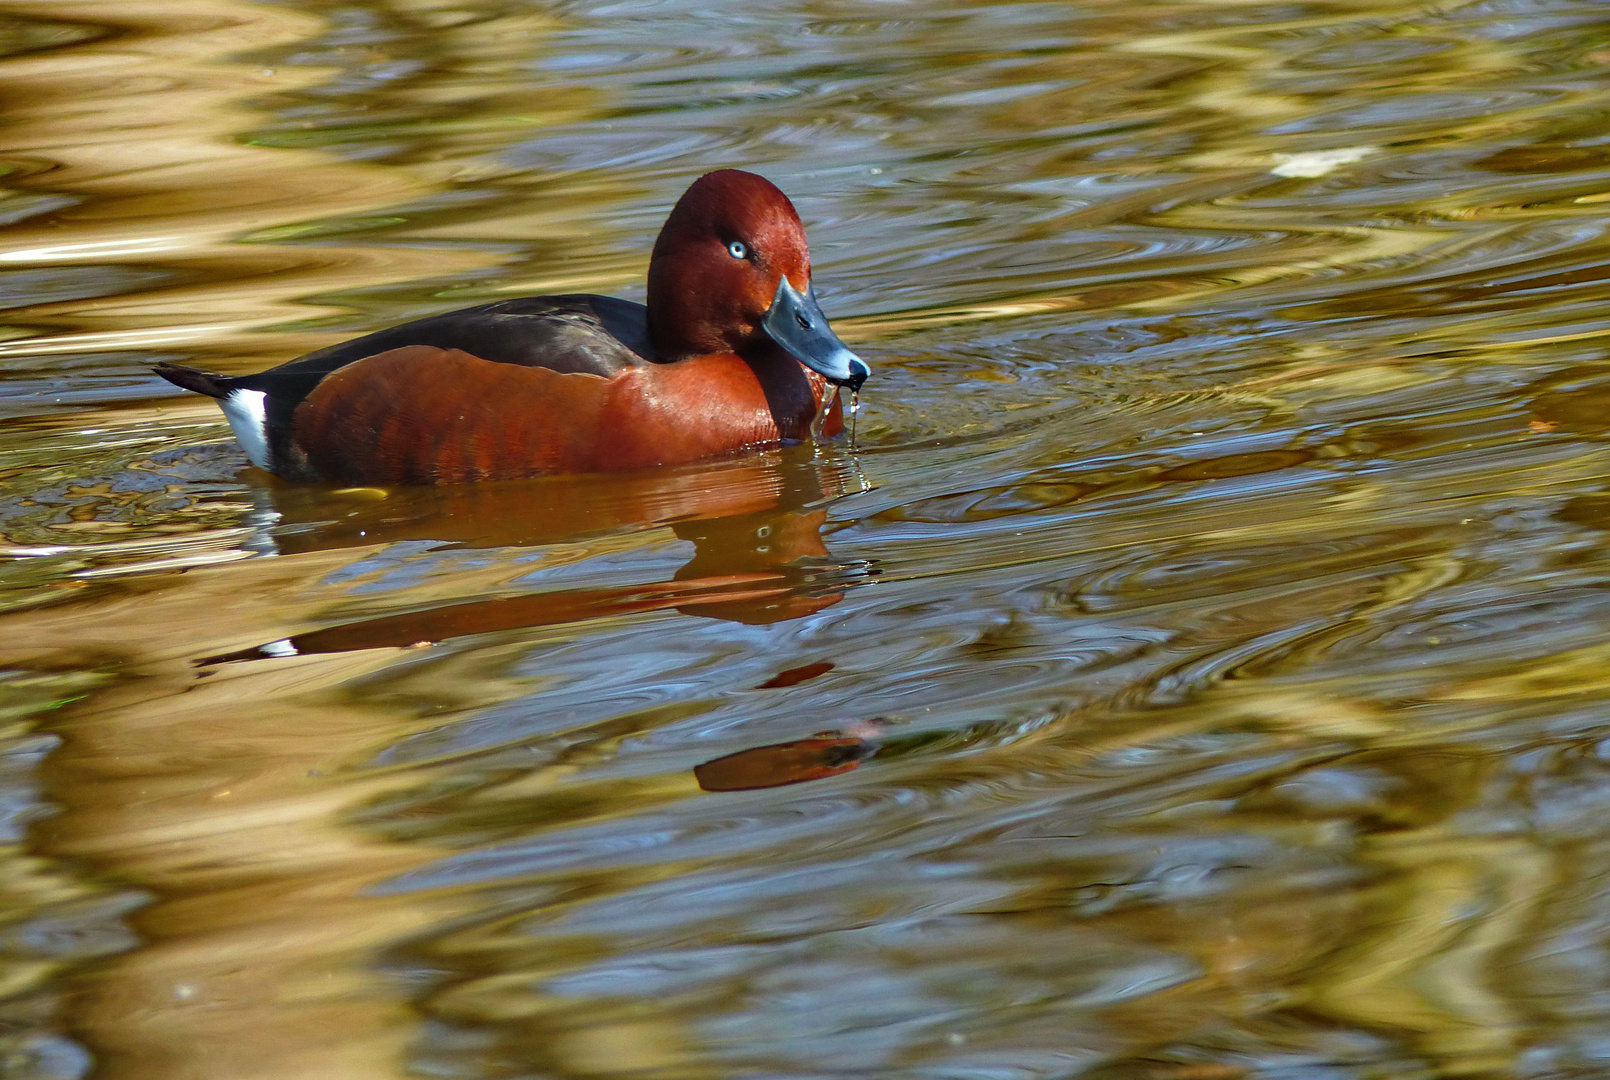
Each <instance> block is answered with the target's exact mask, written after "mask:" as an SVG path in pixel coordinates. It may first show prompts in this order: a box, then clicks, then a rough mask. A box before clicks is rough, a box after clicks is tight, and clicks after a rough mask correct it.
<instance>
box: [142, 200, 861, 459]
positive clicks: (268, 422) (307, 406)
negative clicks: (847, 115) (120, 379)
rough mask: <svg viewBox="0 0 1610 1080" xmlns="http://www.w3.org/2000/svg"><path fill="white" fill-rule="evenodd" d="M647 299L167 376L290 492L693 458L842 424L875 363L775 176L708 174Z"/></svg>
mask: <svg viewBox="0 0 1610 1080" xmlns="http://www.w3.org/2000/svg"><path fill="white" fill-rule="evenodd" d="M645 299H646V301H647V303H646V304H637V303H633V302H631V301H628V300H621V299H617V298H615V297H608V296H595V295H591V294H566V295H559V296H528V297H520V298H518V299H510V300H500V301H497V302H494V303H489V304H482V305H479V306H477V307H470V308H462V309H460V310H457V311H449V312H446V313H443V314H439V315H432V316H428V317H426V318H423V319H417V320H415V321H413V322H408V323H404V324H402V325H400V326H394V327H390V328H388V329H384V330H379V331H376V332H374V333H371V334H367V335H365V336H363V337H360V338H356V339H354V340H351V341H347V342H344V343H341V344H338V345H332V346H330V347H328V348H324V349H319V350H318V351H316V352H311V353H308V354H307V355H305V356H302V357H299V358H297V359H295V360H291V361H289V362H287V363H284V364H281V365H280V366H278V367H275V368H270V369H269V370H267V371H260V372H257V373H255V374H251V375H240V376H228V375H220V374H216V373H214V372H210V371H204V370H201V369H199V368H194V367H186V366H184V365H180V364H173V363H161V364H157V365H155V366H154V370H155V372H156V373H157V374H158V375H160V376H161V377H162V378H164V379H166V380H168V381H169V382H171V383H173V384H174V385H176V386H179V387H182V388H184V389H186V390H191V391H194V392H196V393H199V394H204V395H206V396H208V397H211V398H215V399H216V400H217V401H218V404H219V405H220V406H221V407H222V409H223V412H224V416H225V418H226V419H227V420H228V421H229V426H230V429H231V430H232V431H233V433H234V436H235V439H236V441H237V442H239V443H240V445H241V448H242V449H244V450H245V452H246V456H247V457H248V458H249V459H250V461H251V463H252V464H253V465H255V466H256V467H257V468H259V469H263V470H265V471H267V472H269V473H272V474H274V475H275V476H277V477H279V478H281V479H284V480H290V481H314V482H329V483H338V484H342V485H346V486H382V487H383V486H390V485H416V484H460V483H470V482H476V481H482V480H514V479H522V478H527V477H532V476H542V475H560V474H574V473H593V472H618V471H622V470H629V469H639V468H648V467H653V466H665V465H677V464H684V463H689V462H694V461H698V460H701V459H704V458H711V457H717V456H721V455H727V454H732V453H734V452H738V451H744V450H750V449H755V448H761V447H766V446H771V445H776V444H780V443H787V442H794V441H804V440H806V439H809V438H811V437H813V436H814V435H816V434H822V435H827V436H830V435H833V434H836V433H838V432H839V431H842V428H843V420H842V416H843V407H842V402H841V401H840V388H844V387H847V388H848V389H849V390H850V391H851V393H855V392H857V391H859V389H860V387H861V385H862V384H863V383H864V382H865V381H866V380H867V378H868V376H869V375H870V374H871V369H870V367H868V365H867V364H866V362H865V361H864V360H862V359H861V358H860V357H859V356H857V355H856V354H855V353H853V352H851V351H850V349H849V348H848V347H846V346H845V344H844V343H843V342H842V341H841V340H840V339H839V337H838V335H837V334H836V333H834V331H833V328H832V326H831V325H830V324H829V322H828V319H827V316H826V315H825V314H823V312H822V309H821V306H820V305H819V304H818V303H817V300H816V294H815V292H814V290H813V288H812V283H811V260H810V251H809V248H808V247H807V245H806V242H805V227H804V225H803V224H802V223H801V221H800V218H799V214H798V213H797V212H796V211H795V209H794V205H793V203H791V202H790V201H789V199H788V197H787V196H786V195H784V194H783V192H782V191H781V190H780V189H779V188H778V187H777V186H776V185H775V184H773V183H772V182H771V181H769V180H767V179H765V178H764V177H761V176H758V175H756V174H754V173H750V172H744V171H742V170H738V169H721V170H717V171H715V172H711V173H707V174H706V175H704V176H702V177H700V178H699V179H698V180H696V181H694V183H693V184H692V185H691V186H690V187H689V188H688V189H687V191H686V192H685V193H684V194H683V195H682V197H681V198H680V199H679V200H677V203H676V205H675V206H674V207H673V208H672V210H671V212H670V214H669V216H668V217H667V218H666V221H665V225H664V227H663V228H661V230H660V233H659V237H658V238H657V239H656V240H655V242H654V248H653V251H652V254H651V256H650V260H649V269H648V289H647V295H646V297H645Z"/></svg>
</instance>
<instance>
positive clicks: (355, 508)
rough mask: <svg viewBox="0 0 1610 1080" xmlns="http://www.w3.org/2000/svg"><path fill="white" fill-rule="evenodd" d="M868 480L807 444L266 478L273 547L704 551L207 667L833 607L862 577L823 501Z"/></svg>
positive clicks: (267, 646)
mask: <svg viewBox="0 0 1610 1080" xmlns="http://www.w3.org/2000/svg"><path fill="white" fill-rule="evenodd" d="M866 488H867V482H866V480H865V479H864V477H863V476H862V474H861V472H860V470H859V469H858V468H857V467H856V465H855V463H854V462H853V460H850V459H846V458H839V457H834V456H818V455H817V454H815V453H813V452H812V451H810V450H809V449H807V448H791V449H790V450H788V451H785V452H782V453H779V454H775V455H767V456H765V457H760V458H756V457H750V458H747V459H744V460H735V461H730V462H719V463H715V464H711V465H704V466H700V467H693V468H687V469H656V470H648V471H645V472H643V473H640V474H632V475H626V476H608V477H601V476H569V477H546V478H541V479H537V480H525V481H515V482H507V483H491V484H470V485H460V486H451V487H441V488H413V489H410V488H402V489H389V490H386V489H379V488H362V489H343V490H335V491H332V490H331V489H329V488H325V487H318V486H309V485H288V484H272V485H268V486H263V487H260V488H258V489H257V490H256V494H257V497H258V498H259V500H260V501H261V503H262V504H263V505H264V508H265V510H268V511H271V515H272V520H274V521H275V522H276V525H275V526H274V528H273V530H272V536H271V542H272V544H273V547H274V549H275V550H277V551H278V552H280V553H282V554H293V553H300V552H306V551H311V550H324V549H330V548H339V547H349V546H356V545H373V544H376V543H384V542H395V541H404V540H434V541H445V542H450V543H453V544H457V545H462V546H467V547H483V548H492V547H496V548H511V547H529V546H535V545H540V544H549V543H557V542H563V541H571V540H575V539H577V538H580V537H587V536H596V535H600V534H608V533H613V532H623V531H632V530H636V529H646V528H652V527H655V526H662V525H665V526H669V527H670V529H671V531H672V532H673V533H675V535H676V536H677V537H678V538H679V539H682V540H687V541H690V542H691V543H692V544H693V545H694V554H693V557H692V558H691V559H690V560H689V561H688V562H687V563H686V564H685V565H684V566H682V567H681V568H680V569H679V570H677V571H676V573H675V574H673V575H672V576H671V577H670V578H669V579H668V580H663V581H651V582H644V583H640V584H632V585H627V586H617V587H609V588H589V589H558V590H550V591H545V592H540V593H534V594H531V595H526V596H515V597H500V598H497V599H489V600H476V601H469V602H465V603H458V604H448V605H443V606H437V607H432V608H428V609H426V610H423V611H411V612H405V613H399V614H392V615H385V616H382V617H378V618H372V619H365V620H362V621H358V622H350V623H344V624H341V625H337V626H332V627H327V628H324V629H320V630H314V631H310V632H308V633H303V634H297V635H295V636H292V637H289V638H282V639H280V640H278V641H273V642H267V643H264V644H262V645H258V646H255V647H253V648H249V649H243V650H239V651H236V652H231V653H225V654H222V655H219V656H212V657H207V658H206V659H203V660H201V661H198V662H199V663H201V664H203V665H207V664H217V663H224V662H229V661H238V660H259V659H264V658H268V657H282V656H304V655H309V654H314V653H334V652H348V651H352V650H358V649H376V648H403V647H408V646H412V645H421V644H430V643H435V642H440V641H444V640H447V639H449V638H456V637H464V636H468V635H473V634H489V633H497V632H502V631H510V630H519V629H522V628H529V627H538V626H552V625H556V624H560V623H571V622H579V621H582V620H586V619H595V618H604V617H609V616H616V615H627V614H635V613H639V612H648V611H664V610H674V611H679V612H682V613H684V614H688V615H700V616H705V617H709V618H717V619H727V620H731V621H734V622H742V623H751V624H765V623H775V622H781V621H783V620H786V619H794V618H799V617H800V616H803V615H809V614H811V613H813V612H816V611H820V610H821V609H823V608H825V607H828V606H830V605H832V604H835V603H837V602H838V601H839V600H840V599H841V598H842V596H843V593H842V591H840V588H839V587H838V586H839V585H841V584H842V582H843V581H844V580H845V579H846V575H847V574H851V573H854V572H856V570H857V568H852V567H848V566H842V565H838V564H835V563H833V562H832V561H831V560H830V558H829V555H828V551H827V547H826V545H825V544H824V543H823V541H822V536H821V528H822V526H823V525H824V524H826V522H827V509H826V505H825V504H826V503H828V502H830V501H831V500H833V499H835V498H838V497H840V496H842V495H845V494H850V493H853V492H857V491H862V490H865V489H866ZM859 570H860V572H870V571H869V570H868V569H867V568H859Z"/></svg>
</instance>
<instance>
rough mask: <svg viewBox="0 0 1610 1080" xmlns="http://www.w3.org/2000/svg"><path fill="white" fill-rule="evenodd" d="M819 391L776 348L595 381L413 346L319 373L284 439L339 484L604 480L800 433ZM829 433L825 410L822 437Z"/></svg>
mask: <svg viewBox="0 0 1610 1080" xmlns="http://www.w3.org/2000/svg"><path fill="white" fill-rule="evenodd" d="M824 393H831V388H830V387H828V385H827V382H826V380H824V379H823V378H822V377H821V376H820V375H817V374H816V373H815V372H809V371H806V370H805V369H804V368H803V367H801V366H800V365H799V363H798V362H796V361H795V360H794V359H793V358H792V357H789V356H787V355H786V354H782V353H780V352H778V353H777V354H776V355H774V356H763V357H759V358H751V360H750V361H745V360H743V359H740V358H739V357H737V356H735V355H733V354H731V353H724V354H719V355H714V356H700V357H697V358H694V359H691V360H685V361H683V362H681V363H677V364H660V365H654V366H650V367H641V368H632V369H629V370H627V371H624V372H622V373H621V374H620V375H617V376H615V377H614V378H612V379H604V378H600V377H599V376H596V375H577V374H568V375H561V374H557V373H555V372H552V371H549V370H547V369H546V368H530V367H521V366H519V365H515V364H497V363H492V362H490V361H487V360H482V359H480V358H479V357H475V356H471V355H470V354H469V353H466V352H463V351H461V350H458V349H451V350H448V349H437V348H434V347H431V346H427V345H413V346H409V347H407V348H402V349H393V350H391V351H390V352H385V353H381V354H379V355H377V356H372V357H369V358H368V359H366V360H360V361H358V362H357V363H355V364H349V365H348V366H346V367H344V368H342V369H341V370H339V371H336V372H334V373H332V374H331V375H329V376H327V377H326V378H325V379H324V380H323V381H322V382H320V383H319V385H318V387H317V388H316V389H315V390H314V391H313V392H312V393H311V394H309V395H308V397H307V399H306V400H305V401H304V402H302V404H301V405H300V406H298V408H297V410H296V414H295V418H294V420H293V426H292V438H293V441H294V442H295V443H296V444H297V445H298V446H299V447H300V448H301V449H302V450H303V452H304V453H306V455H307V459H308V464H309V465H311V466H312V467H313V468H314V469H315V470H316V471H317V472H318V473H319V474H320V475H321V476H324V477H325V478H326V479H330V480H337V481H342V482H346V483H367V484H456V483H464V482H467V481H473V480H498V479H512V478H515V477H521V476H531V475H533V474H537V473H572V472H603V471H613V470H618V469H631V468H638V467H641V466H647V465H674V464H679V463H682V462H688V461H696V460H698V459H699V458H705V457H710V456H712V455H715V454H720V453H723V452H726V451H730V450H736V449H739V448H741V447H745V446H757V445H762V444H765V443H771V442H776V441H778V440H779V439H800V438H804V437H806V435H807V434H808V433H809V426H810V422H811V420H812V419H813V418H814V417H815V414H816V410H817V409H818V407H819V402H820V401H821V400H822V397H823V395H824ZM779 416H781V417H782V418H783V422H782V423H781V424H779V423H778V417H779ZM838 430H841V420H840V416H839V408H838V406H837V405H836V404H835V406H834V408H833V411H832V413H831V414H830V416H829V421H828V424H827V425H826V432H827V433H828V434H835V433H836V432H837V431H838Z"/></svg>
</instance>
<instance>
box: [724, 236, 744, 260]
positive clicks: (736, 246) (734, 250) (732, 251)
mask: <svg viewBox="0 0 1610 1080" xmlns="http://www.w3.org/2000/svg"><path fill="white" fill-rule="evenodd" d="M727 254H728V255H731V256H732V257H733V258H734V259H747V258H749V248H748V246H747V245H745V244H744V242H743V241H742V240H734V241H733V242H732V243H730V244H728V245H727Z"/></svg>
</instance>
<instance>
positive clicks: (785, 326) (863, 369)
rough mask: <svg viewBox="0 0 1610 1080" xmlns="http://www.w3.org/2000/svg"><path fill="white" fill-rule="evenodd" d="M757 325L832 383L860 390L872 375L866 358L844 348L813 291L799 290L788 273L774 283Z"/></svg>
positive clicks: (796, 357)
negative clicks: (774, 293)
mask: <svg viewBox="0 0 1610 1080" xmlns="http://www.w3.org/2000/svg"><path fill="white" fill-rule="evenodd" d="M760 328H761V329H762V330H764V331H765V332H766V336H767V337H769V338H771V339H772V340H773V341H775V342H776V343H777V344H779V345H781V346H782V347H783V348H784V349H787V350H788V352H789V354H790V355H791V356H793V357H794V359H796V360H798V361H799V362H800V363H802V364H804V365H805V366H806V367H808V368H810V369H811V370H812V371H814V372H817V373H818V374H820V375H821V376H822V377H823V378H824V379H826V380H827V381H828V382H830V383H833V384H834V385H835V386H848V387H849V388H850V389H851V390H859V389H861V384H862V383H864V382H866V380H867V376H869V375H871V374H872V369H871V368H869V367H867V365H866V361H865V360H862V359H861V358H860V357H859V356H857V355H855V354H854V353H853V352H851V351H850V350H849V349H847V348H845V347H844V342H842V341H840V340H839V336H838V335H837V334H835V333H834V332H833V327H831V326H830V325H828V321H827V316H826V315H824V314H822V309H821V307H820V306H819V305H818V304H817V303H816V291H815V290H814V289H812V288H810V287H808V286H807V287H806V289H805V291H804V292H803V293H801V292H800V291H799V290H798V289H796V288H794V286H793V285H792V284H791V283H790V282H789V280H788V275H787V274H784V275H783V276H782V280H780V281H779V282H778V283H777V295H776V296H774V297H772V301H771V307H770V308H769V309H767V311H766V314H765V315H764V316H763V317H762V318H761V320H760Z"/></svg>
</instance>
